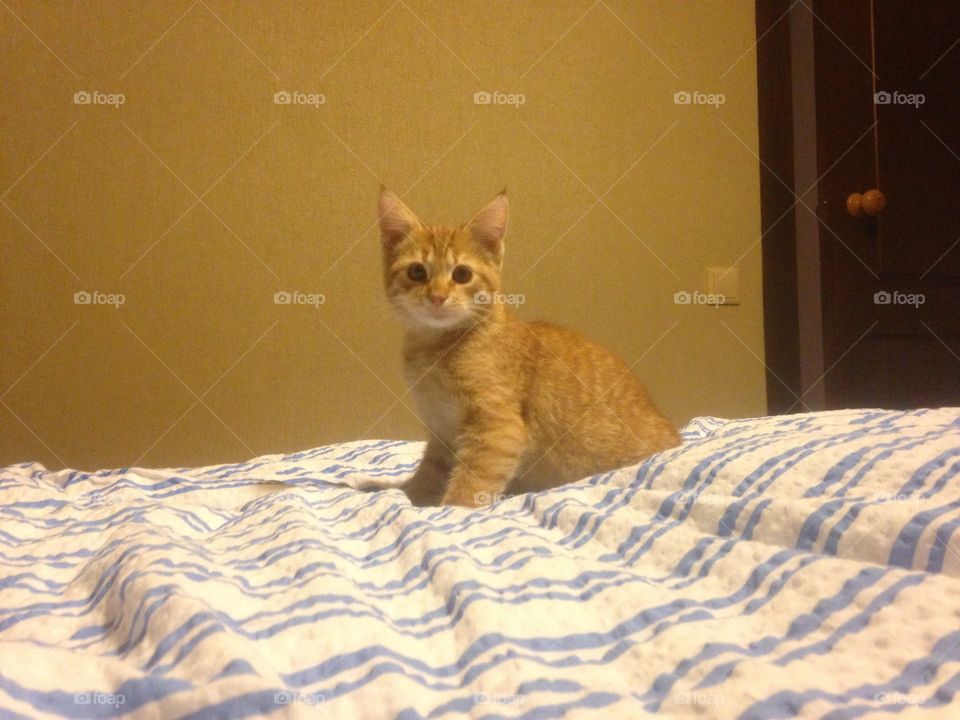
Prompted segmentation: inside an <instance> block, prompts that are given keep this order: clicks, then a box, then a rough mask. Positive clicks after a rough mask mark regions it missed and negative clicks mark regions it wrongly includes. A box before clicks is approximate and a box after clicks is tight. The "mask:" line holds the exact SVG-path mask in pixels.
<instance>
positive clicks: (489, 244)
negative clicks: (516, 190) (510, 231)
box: [467, 188, 510, 257]
mask: <svg viewBox="0 0 960 720" xmlns="http://www.w3.org/2000/svg"><path fill="white" fill-rule="evenodd" d="M509 217H510V204H509V203H508V202H507V189H506V188H504V189H503V190H502V191H501V192H500V194H499V195H497V196H496V197H495V198H494V199H493V200H491V201H490V202H488V203H487V204H486V206H485V207H484V208H483V210H481V211H480V212H478V213H477V214H476V215H475V216H474V218H473V220H471V221H470V222H469V224H468V225H467V228H468V229H469V230H470V234H471V235H473V238H474V239H475V240H476V241H477V242H478V243H480V245H482V246H483V247H484V248H486V249H487V250H489V251H490V252H492V253H494V254H495V255H496V256H497V257H501V256H502V255H503V236H504V235H506V234H507V220H508V219H509Z"/></svg>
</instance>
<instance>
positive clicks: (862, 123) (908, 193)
mask: <svg viewBox="0 0 960 720" xmlns="http://www.w3.org/2000/svg"><path fill="white" fill-rule="evenodd" d="M811 8H812V11H813V14H814V17H815V22H814V58H815V66H816V69H815V78H816V92H815V97H816V105H817V107H816V130H817V166H818V175H819V176H820V180H819V183H818V189H817V198H818V204H817V215H818V218H819V220H820V221H821V222H820V223H819V228H820V258H821V263H820V276H821V282H822V298H821V306H822V312H823V316H822V319H823V344H824V350H823V366H824V369H825V371H826V374H825V375H824V379H823V382H824V384H825V397H826V403H827V406H828V407H831V408H841V407H888V408H911V407H921V406H943V405H960V3H958V2H956V0H925V1H924V2H904V1H903V0H872V1H871V0H844V1H843V2H838V1H837V0H821V1H819V2H814V3H813V4H812V5H811ZM867 190H879V191H880V192H881V193H882V194H883V196H884V198H885V201H886V205H885V207H883V208H882V210H881V211H880V212H879V213H878V214H876V215H872V216H871V215H869V214H864V215H862V216H860V217H853V216H852V215H851V213H850V209H849V208H848V197H849V196H850V195H851V194H853V193H861V194H862V193H864V191H867ZM871 199H873V198H871ZM878 206H879V203H878V204H877V207H878ZM877 207H870V208H868V209H869V210H871V211H875V210H877Z"/></svg>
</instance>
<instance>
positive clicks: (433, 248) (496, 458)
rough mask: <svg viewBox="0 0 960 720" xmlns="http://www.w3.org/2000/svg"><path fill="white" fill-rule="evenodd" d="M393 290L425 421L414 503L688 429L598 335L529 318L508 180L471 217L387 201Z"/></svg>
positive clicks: (617, 461)
mask: <svg viewBox="0 0 960 720" xmlns="http://www.w3.org/2000/svg"><path fill="white" fill-rule="evenodd" d="M379 214H380V234H381V240H382V245H383V279H384V286H385V289H386V295H387V299H388V300H389V302H390V304H391V306H392V307H393V308H394V310H395V311H396V312H397V314H398V316H399V317H400V319H401V320H402V322H403V323H404V324H405V326H406V336H405V340H404V346H403V366H404V375H405V378H406V380H407V382H408V384H409V385H410V387H411V388H412V390H411V393H412V396H413V399H414V404H415V406H416V409H417V414H418V415H419V416H420V419H421V420H422V421H423V423H424V424H425V425H426V427H427V429H428V430H429V431H430V439H429V441H428V443H427V449H426V452H425V454H424V457H423V460H422V462H421V463H420V466H419V467H418V468H417V471H416V473H415V474H414V476H413V478H412V479H411V480H410V481H409V482H408V483H407V485H406V486H405V491H406V493H407V495H408V496H409V498H410V500H411V501H412V502H413V503H414V504H416V505H436V504H438V503H442V504H444V505H465V506H468V507H477V506H480V505H485V504H488V503H489V502H491V501H492V500H494V499H496V498H497V497H499V496H501V495H504V494H513V493H521V492H533V491H537V490H542V489H545V488H550V487H555V486H557V485H562V484H564V483H568V482H572V481H574V480H578V479H581V478H584V477H587V476H589V475H592V474H595V473H598V472H603V471H605V470H611V469H613V468H617V467H622V466H625V465H631V464H634V463H636V462H639V461H640V460H642V459H643V458H645V457H648V456H649V455H652V454H653V453H656V452H659V451H661V450H665V449H667V448H670V447H674V446H676V445H678V444H679V443H680V437H679V435H678V433H677V431H676V429H675V428H674V427H673V425H672V424H671V423H670V422H669V421H668V420H667V419H666V418H665V417H663V416H662V415H661V414H660V413H659V412H658V411H657V409H656V407H654V405H653V402H652V401H651V400H650V397H649V395H648V394H647V391H646V389H645V388H644V386H643V385H642V384H641V382H640V381H639V380H638V379H637V378H636V376H634V375H633V373H632V372H631V371H630V369H629V368H628V367H627V366H626V365H625V364H624V363H623V362H622V361H621V360H620V359H619V358H617V357H616V356H615V355H613V354H612V353H611V352H609V351H608V350H606V349H605V348H603V347H602V346H600V345H598V344H596V343H594V342H592V341H590V340H588V339H587V338H585V337H583V336H582V335H580V334H578V333H575V332H573V331H570V330H566V329H564V328H561V327H558V326H556V325H552V324H550V323H544V322H523V321H521V320H520V319H519V318H518V317H517V316H516V315H515V314H514V313H513V312H512V311H510V310H509V309H508V308H507V307H506V305H504V304H502V303H499V302H496V301H494V302H490V300H496V298H497V294H498V293H499V292H500V272H501V267H502V264H503V251H504V235H505V234H506V229H507V220H508V215H509V205H508V202H507V196H506V191H504V192H502V193H500V194H499V195H497V196H496V197H495V198H494V199H493V200H491V201H490V202H489V203H488V204H487V205H486V206H485V207H484V208H483V209H482V210H481V211H480V212H479V213H477V215H476V216H475V217H474V218H473V219H472V220H471V221H470V222H468V223H466V224H464V225H460V226H457V227H447V226H438V225H428V224H427V223H424V222H423V221H421V220H420V218H418V217H417V216H416V215H415V214H414V213H413V212H412V211H411V210H410V209H409V208H408V207H407V206H406V205H404V204H403V202H402V201H401V200H400V198H399V197H397V196H396V195H395V194H394V193H392V192H390V191H389V190H387V189H385V188H384V189H382V190H381V193H380V202H379Z"/></svg>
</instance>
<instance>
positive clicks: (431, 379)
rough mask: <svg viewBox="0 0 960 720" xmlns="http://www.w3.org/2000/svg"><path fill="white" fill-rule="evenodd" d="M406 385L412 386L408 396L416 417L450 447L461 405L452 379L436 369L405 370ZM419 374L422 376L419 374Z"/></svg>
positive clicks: (459, 418)
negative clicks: (425, 372) (424, 370)
mask: <svg viewBox="0 0 960 720" xmlns="http://www.w3.org/2000/svg"><path fill="white" fill-rule="evenodd" d="M406 375H407V384H408V385H411V384H413V383H416V384H415V385H413V389H412V390H411V395H413V404H414V407H415V408H416V410H417V415H418V416H419V417H420V420H421V421H422V422H423V424H424V425H426V426H427V427H428V428H429V429H430V431H431V432H432V433H434V434H436V435H437V436H438V437H439V438H440V439H441V440H443V441H444V442H445V443H447V444H448V445H450V446H451V447H453V444H454V443H455V442H456V439H457V435H458V434H459V432H460V420H461V408H460V403H459V402H458V399H457V394H456V390H455V388H454V385H453V382H452V381H451V380H450V379H449V378H448V377H446V374H445V373H443V372H442V371H441V370H439V369H438V368H433V369H432V370H429V371H428V372H427V374H426V375H423V370H421V371H420V372H417V369H416V368H408V369H407V373H406ZM421 376H422V377H421Z"/></svg>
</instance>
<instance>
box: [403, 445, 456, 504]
mask: <svg viewBox="0 0 960 720" xmlns="http://www.w3.org/2000/svg"><path fill="white" fill-rule="evenodd" d="M453 465H454V457H453V452H452V451H451V450H450V449H449V448H447V446H446V445H444V444H443V443H442V442H441V441H440V440H439V439H438V438H436V437H433V438H431V439H430V441H429V442H428V443H427V449H426V450H425V451H424V453H423V459H422V460H421V461H420V465H419V466H417V471H416V472H415V473H414V474H413V477H412V478H410V480H408V481H407V484H406V485H404V486H403V491H404V492H405V493H406V494H407V497H408V498H410V502H411V503H413V504H414V505H417V506H418V507H422V506H426V505H439V504H440V500H441V499H442V498H443V493H444V491H445V490H446V487H447V481H448V480H449V479H450V472H451V470H452V469H453Z"/></svg>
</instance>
